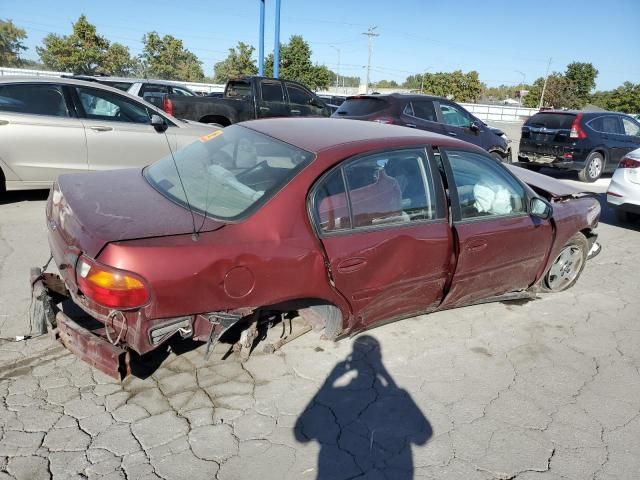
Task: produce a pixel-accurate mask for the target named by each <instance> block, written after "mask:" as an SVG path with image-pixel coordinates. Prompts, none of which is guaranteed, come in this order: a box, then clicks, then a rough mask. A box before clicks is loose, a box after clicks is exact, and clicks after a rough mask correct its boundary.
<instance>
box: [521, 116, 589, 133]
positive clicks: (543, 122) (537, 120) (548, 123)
mask: <svg viewBox="0 0 640 480" xmlns="http://www.w3.org/2000/svg"><path fill="white" fill-rule="evenodd" d="M575 118H576V116H575V114H573V113H536V114H535V115H534V116H533V117H531V118H530V119H529V120H527V123H525V125H527V126H528V127H538V128H539V127H544V128H549V129H552V130H571V125H572V124H573V121H574V120H575Z"/></svg>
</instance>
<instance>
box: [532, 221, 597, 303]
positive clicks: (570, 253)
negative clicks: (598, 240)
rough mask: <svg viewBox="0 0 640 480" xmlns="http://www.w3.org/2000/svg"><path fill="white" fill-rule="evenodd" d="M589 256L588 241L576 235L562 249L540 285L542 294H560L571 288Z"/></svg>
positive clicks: (580, 234)
mask: <svg viewBox="0 0 640 480" xmlns="http://www.w3.org/2000/svg"><path fill="white" fill-rule="evenodd" d="M588 254H589V241H588V240H587V237H585V236H584V235H583V234H582V233H576V234H575V235H574V236H573V237H571V238H570V239H569V241H568V242H567V243H566V244H565V246H564V247H562V250H561V251H560V254H559V255H558V256H557V257H556V258H555V260H554V261H553V263H552V264H551V266H550V267H549V270H548V271H547V273H545V275H544V278H543V279H542V282H541V284H540V287H541V289H542V291H544V292H554V293H555V292H562V291H563V290H566V289H568V288H571V287H573V285H575V283H576V282H577V281H578V278H580V275H581V274H582V271H583V270H584V266H585V264H586V263H587V255H588Z"/></svg>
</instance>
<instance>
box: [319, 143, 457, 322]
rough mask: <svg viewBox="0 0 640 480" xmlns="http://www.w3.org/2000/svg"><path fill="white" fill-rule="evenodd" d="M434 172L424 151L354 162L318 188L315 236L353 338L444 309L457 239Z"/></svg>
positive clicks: (386, 154)
mask: <svg viewBox="0 0 640 480" xmlns="http://www.w3.org/2000/svg"><path fill="white" fill-rule="evenodd" d="M433 171H434V168H433V163H432V161H430V160H429V159H428V158H427V155H426V151H425V150H424V149H422V148H416V149H408V150H391V151H386V152H382V153H377V154H372V155H367V156H363V157H360V158H356V159H353V160H348V161H346V162H344V163H343V164H342V165H340V166H339V167H337V168H334V169H333V170H331V171H330V172H329V173H328V174H326V175H325V176H324V177H323V178H322V179H321V180H320V181H319V182H318V183H317V184H316V186H315V187H314V188H313V190H312V192H311V195H310V198H311V210H312V211H313V212H314V222H315V225H316V231H317V232H318V234H319V236H320V239H321V241H322V244H323V246H324V249H325V254H326V256H327V262H328V264H329V274H330V276H331V278H332V279H333V281H334V283H335V286H336V288H337V289H338V290H339V291H340V293H341V294H342V295H343V296H344V297H345V298H346V299H347V300H348V302H349V304H350V305H351V308H352V312H353V316H354V321H353V322H352V324H350V325H349V327H350V328H351V330H352V331H354V330H358V329H361V328H364V327H368V326H370V325H372V324H374V323H376V322H379V321H382V320H391V319H397V318H402V317H407V316H411V315H414V314H417V313H421V312H426V311H430V310H433V309H435V308H437V306H438V305H439V303H440V302H441V300H442V296H443V289H444V286H445V285H446V283H447V281H448V280H449V279H450V272H451V259H452V247H453V243H452V240H453V238H452V235H451V229H450V226H449V224H448V222H447V219H446V217H445V213H444V210H445V209H444V192H443V190H442V184H441V182H440V179H439V176H438V174H437V173H436V174H435V175H436V176H435V177H434V174H433Z"/></svg>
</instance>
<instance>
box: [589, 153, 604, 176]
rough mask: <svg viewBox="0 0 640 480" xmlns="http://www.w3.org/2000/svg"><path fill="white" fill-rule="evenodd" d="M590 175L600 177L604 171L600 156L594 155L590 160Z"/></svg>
mask: <svg viewBox="0 0 640 480" xmlns="http://www.w3.org/2000/svg"><path fill="white" fill-rule="evenodd" d="M588 171H589V177H591V178H598V177H599V176H600V174H601V173H602V159H601V158H600V157H593V158H592V159H591V161H590V162H589V169H588Z"/></svg>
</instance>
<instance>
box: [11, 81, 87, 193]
mask: <svg viewBox="0 0 640 480" xmlns="http://www.w3.org/2000/svg"><path fill="white" fill-rule="evenodd" d="M0 164H3V170H4V171H5V176H6V180H7V186H8V187H9V188H12V186H13V184H14V183H15V185H16V188H38V187H40V188H49V187H50V186H51V183H52V182H53V181H54V180H55V179H56V178H57V177H58V175H60V174H63V173H73V172H82V171H86V170H87V149H86V142H85V133H84V127H83V125H82V123H81V122H80V120H78V118H76V116H75V111H74V110H73V105H72V104H71V103H70V102H69V101H68V95H67V93H66V92H65V89H64V86H62V85H56V84H54V83H40V82H34V83H12V84H2V85H0Z"/></svg>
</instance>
